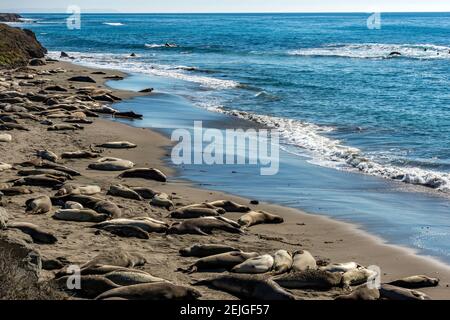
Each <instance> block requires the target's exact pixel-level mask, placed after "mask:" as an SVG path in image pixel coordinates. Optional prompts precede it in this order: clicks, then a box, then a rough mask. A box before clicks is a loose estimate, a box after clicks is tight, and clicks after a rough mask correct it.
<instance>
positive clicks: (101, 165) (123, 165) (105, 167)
mask: <svg viewBox="0 0 450 320" xmlns="http://www.w3.org/2000/svg"><path fill="white" fill-rule="evenodd" d="M88 167H89V169H93V170H100V171H123V170H127V169H130V168H133V167H134V163H133V162H131V161H129V160H123V159H119V158H101V159H99V160H97V162H95V163H91V164H90V165H89V166H88Z"/></svg>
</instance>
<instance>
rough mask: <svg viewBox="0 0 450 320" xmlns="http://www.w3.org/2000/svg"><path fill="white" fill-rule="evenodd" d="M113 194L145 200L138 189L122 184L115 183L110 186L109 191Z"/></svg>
mask: <svg viewBox="0 0 450 320" xmlns="http://www.w3.org/2000/svg"><path fill="white" fill-rule="evenodd" d="M107 194H109V195H112V196H117V197H122V198H126V199H133V200H139V201H142V200H144V199H143V198H142V197H141V196H140V195H139V194H138V193H137V192H136V191H133V190H131V189H130V188H128V187H125V186H123V185H121V184H117V185H113V186H111V187H109V190H108V193H107Z"/></svg>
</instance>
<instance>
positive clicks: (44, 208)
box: [25, 196, 52, 214]
mask: <svg viewBox="0 0 450 320" xmlns="http://www.w3.org/2000/svg"><path fill="white" fill-rule="evenodd" d="M25 205H26V207H27V209H26V211H27V212H29V213H32V214H42V213H47V212H49V211H50V210H52V200H50V197H48V196H40V197H37V198H35V199H29V200H27V201H26V202H25Z"/></svg>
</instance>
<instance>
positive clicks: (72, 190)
mask: <svg viewBox="0 0 450 320" xmlns="http://www.w3.org/2000/svg"><path fill="white" fill-rule="evenodd" d="M100 192H102V188H100V187H99V186H96V185H75V184H72V183H65V184H64V185H63V186H62V187H61V188H60V189H59V190H58V192H57V195H60V196H62V195H65V194H82V195H87V196H92V195H94V194H97V193H100Z"/></svg>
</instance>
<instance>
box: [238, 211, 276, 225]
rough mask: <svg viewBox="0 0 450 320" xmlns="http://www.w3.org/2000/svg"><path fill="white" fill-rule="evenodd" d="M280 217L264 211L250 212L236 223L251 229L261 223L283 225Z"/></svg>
mask: <svg viewBox="0 0 450 320" xmlns="http://www.w3.org/2000/svg"><path fill="white" fill-rule="evenodd" d="M283 222H284V219H283V218H282V217H280V216H277V215H274V214H271V213H268V212H265V211H250V212H248V213H246V214H244V215H243V216H242V217H240V218H239V220H238V223H239V224H240V225H241V226H244V227H251V226H254V225H257V224H262V223H283Z"/></svg>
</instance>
